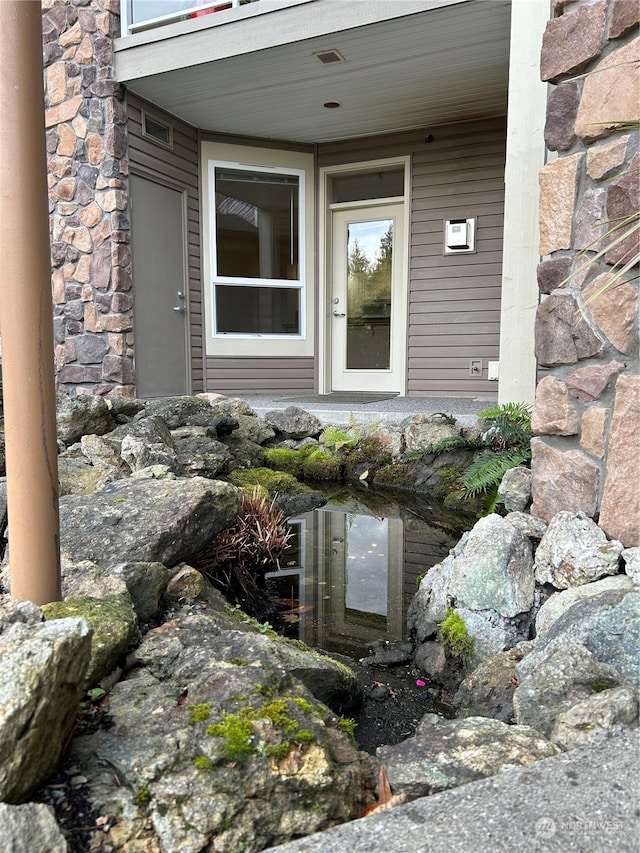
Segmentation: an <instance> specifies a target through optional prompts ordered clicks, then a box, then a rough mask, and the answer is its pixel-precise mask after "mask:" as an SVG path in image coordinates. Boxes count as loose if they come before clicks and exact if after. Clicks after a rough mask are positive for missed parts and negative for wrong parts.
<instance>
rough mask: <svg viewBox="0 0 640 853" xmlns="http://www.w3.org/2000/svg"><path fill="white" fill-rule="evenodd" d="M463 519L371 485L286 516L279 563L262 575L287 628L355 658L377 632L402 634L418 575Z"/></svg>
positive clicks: (441, 552) (438, 556)
mask: <svg viewBox="0 0 640 853" xmlns="http://www.w3.org/2000/svg"><path fill="white" fill-rule="evenodd" d="M468 521H469V520H468V519H467V520H464V519H463V520H461V519H460V518H459V517H456V516H453V515H447V514H446V512H445V511H443V510H442V509H441V508H439V507H438V506H437V505H435V504H431V503H427V502H425V501H422V502H417V503H414V504H412V505H411V506H408V505H404V506H401V505H399V504H398V503H395V502H393V501H391V500H389V499H387V498H386V497H384V496H380V495H379V494H376V493H371V492H362V493H360V492H358V494H357V495H353V494H352V495H351V496H349V497H348V498H347V499H343V496H340V502H339V503H338V502H337V501H336V500H335V499H334V500H333V502H330V503H328V504H327V505H326V506H324V507H322V508H321V509H317V510H314V511H313V512H309V513H304V514H303V515H300V516H298V517H296V518H295V519H292V520H291V521H290V525H291V528H292V530H293V533H294V535H293V537H292V540H291V545H290V547H289V548H288V549H287V551H286V552H285V556H284V560H283V563H282V566H283V568H282V570H281V571H280V572H272V573H270V574H269V575H267V577H268V579H269V588H270V591H271V593H272V594H273V596H274V597H275V598H276V600H277V601H278V602H279V604H280V606H281V607H282V613H283V620H284V622H285V623H286V624H287V625H288V629H287V634H288V635H289V636H294V637H297V638H299V639H301V640H303V641H304V642H305V643H306V644H307V645H309V646H314V647H318V648H322V649H326V650H327V651H330V652H339V653H342V654H347V655H350V656H352V657H355V658H360V657H363V656H364V655H365V654H366V653H367V649H368V647H369V646H370V645H371V643H373V642H375V641H376V640H389V641H391V640H401V639H403V638H404V636H405V626H406V614H407V608H408V605H409V603H410V601H411V599H412V598H413V596H414V594H415V592H416V589H417V586H416V579H417V577H418V576H419V575H421V574H424V572H426V571H427V569H429V568H430V567H431V566H433V565H435V563H438V562H440V561H441V560H442V559H443V558H444V557H445V556H446V554H447V553H448V551H449V549H450V548H451V547H453V545H454V544H455V543H456V542H457V541H458V539H459V538H460V536H461V535H462V532H463V531H464V530H465V529H466V527H467V526H470V524H467V522H468Z"/></svg>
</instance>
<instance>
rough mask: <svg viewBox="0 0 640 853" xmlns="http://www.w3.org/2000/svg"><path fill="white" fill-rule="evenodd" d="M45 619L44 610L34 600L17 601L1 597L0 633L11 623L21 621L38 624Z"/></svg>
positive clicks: (22, 622) (25, 623)
mask: <svg viewBox="0 0 640 853" xmlns="http://www.w3.org/2000/svg"><path fill="white" fill-rule="evenodd" d="M43 619H44V615H43V613H42V610H41V609H40V608H39V607H38V605H37V604H34V603H33V602H32V601H17V600H14V599H11V598H9V596H7V597H6V601H5V600H4V597H3V598H1V599H0V634H2V632H3V631H6V630H7V629H8V628H10V627H11V625H15V624H16V623H21V624H23V625H31V626H33V625H38V624H40V623H41V622H42V620H43Z"/></svg>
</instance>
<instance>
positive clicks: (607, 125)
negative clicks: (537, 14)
mask: <svg viewBox="0 0 640 853" xmlns="http://www.w3.org/2000/svg"><path fill="white" fill-rule="evenodd" d="M553 5H554V12H555V17H553V18H552V19H551V20H550V21H549V22H548V24H547V28H546V31H545V35H544V39H543V45H542V54H541V78H542V80H544V81H547V82H549V83H551V84H553V85H552V86H551V87H550V91H549V96H548V102H547V122H546V127H545V141H546V144H547V148H549V149H550V150H552V151H556V152H557V155H558V156H557V158H556V159H553V160H550V162H548V163H547V165H546V166H545V167H544V168H543V169H542V171H541V174H540V254H541V255H543V256H545V259H544V260H543V261H542V263H541V264H540V265H539V267H538V285H539V289H540V292H541V303H540V306H539V308H538V312H537V317H536V330H535V336H536V356H537V359H538V365H539V368H540V369H541V372H542V374H543V377H542V379H541V381H540V382H539V383H538V387H537V391H536V400H535V405H534V412H533V429H534V432H535V433H536V434H537V438H535V439H534V441H533V443H532V449H533V460H532V470H533V484H532V488H533V507H532V512H533V513H534V514H536V515H540V516H542V517H543V518H545V519H547V520H548V519H550V518H551V517H552V516H553V515H554V514H555V513H556V512H558V511H559V510H563V509H569V510H576V511H577V510H583V511H584V512H586V513H587V514H588V515H590V516H592V517H594V518H595V519H597V520H598V521H599V524H600V526H601V527H602V529H603V530H604V531H605V533H606V534H607V535H608V536H609V537H610V538H617V539H620V540H621V541H622V542H623V543H624V544H625V545H626V546H628V547H631V546H637V545H640V486H639V483H640V377H639V376H638V266H637V258H638V253H639V251H640V245H639V240H640V231H639V230H638V228H637V225H636V230H635V232H634V233H632V234H630V235H629V236H628V237H627V238H626V239H625V240H623V241H622V242H616V235H615V234H612V233H611V230H610V229H611V228H612V227H613V226H614V225H615V223H616V222H619V221H620V219H621V217H626V216H629V215H633V214H635V215H636V223H637V222H638V219H637V217H638V210H639V209H640V197H639V196H640V192H639V189H640V180H639V179H638V169H639V168H640V154H639V153H638V132H637V129H630V128H629V126H628V125H626V124H625V121H627V122H636V123H637V122H638V120H639V119H640V37H639V36H638V24H639V17H640V5H639V4H638V3H637V2H635V0H597V2H586V0H584V1H583V0H575V2H572V0H569V1H568V2H566V0H554V4H553ZM634 259H635V261H636V263H635V265H632V266H631V267H630V268H629V269H628V270H626V271H625V272H624V274H623V275H622V277H620V278H616V277H615V275H616V271H619V270H621V269H622V268H623V267H624V265H625V264H628V263H629V262H632V263H633V261H634Z"/></svg>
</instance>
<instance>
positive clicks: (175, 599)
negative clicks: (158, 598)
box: [165, 563, 205, 605]
mask: <svg viewBox="0 0 640 853" xmlns="http://www.w3.org/2000/svg"><path fill="white" fill-rule="evenodd" d="M176 568H177V572H176V573H175V574H174V575H172V577H171V578H170V580H169V583H168V584H167V588H166V590H165V598H166V601H167V604H169V605H176V604H180V603H181V602H185V601H187V602H192V601H195V599H196V598H199V597H200V596H201V595H202V593H203V591H204V588H205V579H204V577H203V575H202V573H201V572H199V571H198V570H197V569H194V568H193V566H187V565H186V564H185V563H181V564H180V565H179V566H176Z"/></svg>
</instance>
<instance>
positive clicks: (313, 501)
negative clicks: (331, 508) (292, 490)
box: [276, 489, 327, 518]
mask: <svg viewBox="0 0 640 853" xmlns="http://www.w3.org/2000/svg"><path fill="white" fill-rule="evenodd" d="M326 502H327V499H326V498H325V497H323V496H322V495H321V494H320V492H314V491H313V490H312V489H307V490H305V491H302V492H297V493H296V494H294V495H285V494H278V495H276V506H278V507H280V509H281V510H282V512H283V513H284V514H285V515H286V517H287V518H294V517H295V516H296V515H302V513H303V512H311V510H312V509H318V507H321V506H324V505H325V504H326Z"/></svg>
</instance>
